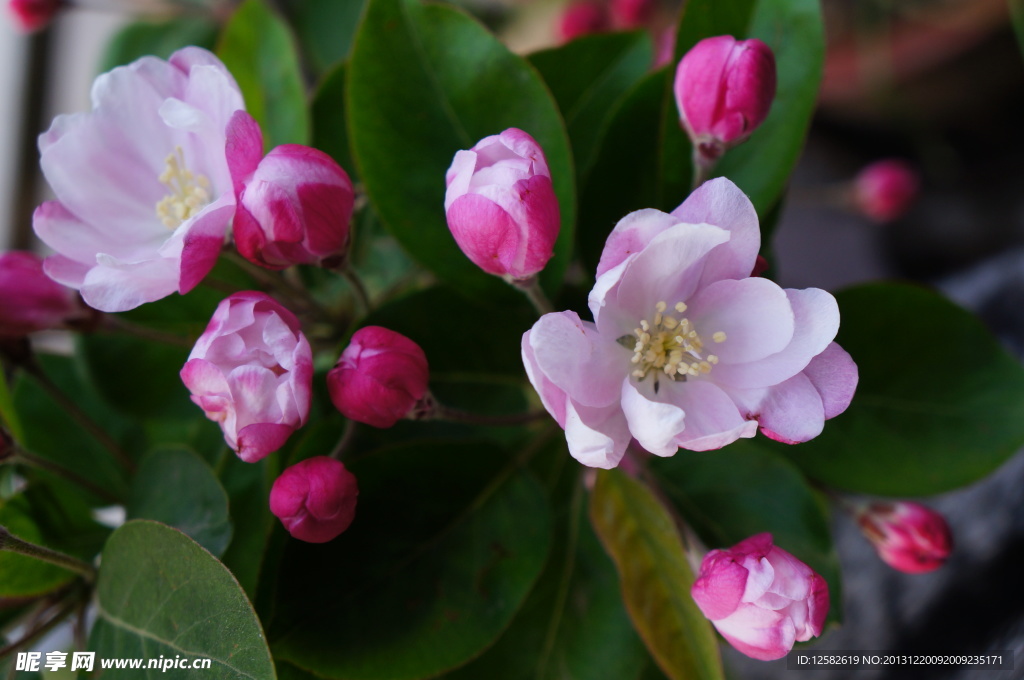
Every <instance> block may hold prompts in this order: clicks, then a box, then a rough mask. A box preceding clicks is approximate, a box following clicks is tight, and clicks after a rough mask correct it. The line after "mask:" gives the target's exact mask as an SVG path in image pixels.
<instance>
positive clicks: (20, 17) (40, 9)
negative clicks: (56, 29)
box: [7, 0, 64, 33]
mask: <svg viewBox="0 0 1024 680" xmlns="http://www.w3.org/2000/svg"><path fill="white" fill-rule="evenodd" d="M63 6H64V3H63V2H61V0H8V2H7V12H8V14H9V15H10V17H11V19H12V20H13V21H14V25H15V26H16V27H17V28H18V30H20V31H22V32H23V33H31V32H32V31H38V30H39V29H41V28H43V27H44V26H46V25H47V24H48V23H50V22H51V21H52V20H53V18H54V17H55V16H57V12H59V11H60V10H61V8H62V7H63Z"/></svg>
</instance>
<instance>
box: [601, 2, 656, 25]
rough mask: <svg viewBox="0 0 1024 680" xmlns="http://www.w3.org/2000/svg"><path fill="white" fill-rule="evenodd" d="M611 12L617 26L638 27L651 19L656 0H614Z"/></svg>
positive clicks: (613, 21)
mask: <svg viewBox="0 0 1024 680" xmlns="http://www.w3.org/2000/svg"><path fill="white" fill-rule="evenodd" d="M611 12H612V24H613V25H614V26H615V27H616V28H627V29H628V28H637V27H639V26H643V25H644V24H646V23H647V22H648V21H650V19H651V16H652V15H653V14H654V0H612V5H611Z"/></svg>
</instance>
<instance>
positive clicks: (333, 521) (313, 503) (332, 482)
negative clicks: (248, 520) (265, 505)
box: [270, 456, 359, 543]
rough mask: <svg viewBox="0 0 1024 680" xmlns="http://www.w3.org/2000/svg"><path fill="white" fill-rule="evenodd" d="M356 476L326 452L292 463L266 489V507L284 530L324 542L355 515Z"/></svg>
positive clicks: (357, 489) (346, 527)
mask: <svg viewBox="0 0 1024 680" xmlns="http://www.w3.org/2000/svg"><path fill="white" fill-rule="evenodd" d="M358 496H359V487H358V485H357V483H356V476H355V475H353V474H352V473H351V472H349V471H348V470H347V469H345V466H344V465H343V464H342V463H341V462H339V461H337V460H335V459H333V458H329V457H327V456H316V457H315V458H307V459H306V460H304V461H302V462H299V463H296V464H295V465H292V466H291V467H289V468H288V469H286V470H285V471H284V472H282V473H281V476H280V477H278V478H277V480H276V481H275V482H274V486H273V487H272V488H271V489H270V511H271V512H272V513H274V515H275V516H276V517H277V518H278V519H280V520H281V523H282V524H284V528H285V529H287V530H288V533H289V534H291V535H292V536H293V537H295V538H297V539H299V540H300V541H306V542H307V543H326V542H327V541H331V540H334V539H335V538H337V537H338V536H339V535H341V533H342V532H344V531H345V530H346V529H348V527H349V525H350V524H352V520H353V519H355V516H356V499H357V498H358Z"/></svg>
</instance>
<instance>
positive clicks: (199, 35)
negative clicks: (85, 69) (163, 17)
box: [99, 16, 217, 73]
mask: <svg viewBox="0 0 1024 680" xmlns="http://www.w3.org/2000/svg"><path fill="white" fill-rule="evenodd" d="M216 39H217V25H216V24H215V23H214V22H213V21H211V20H210V19H207V18H206V17H197V16H181V17H176V18H174V19H169V20H167V21H161V22H151V21H138V22H135V23H132V24H128V25H127V26H125V27H124V28H122V29H121V30H120V31H118V32H117V33H116V34H115V35H114V37H113V38H111V39H110V42H108V43H107V47H106V49H105V50H104V52H103V58H102V59H101V60H100V69H99V71H100V73H104V72H106V71H109V70H110V69H112V68H114V67H115V66H121V65H123V64H129V63H131V62H133V61H135V60H136V59H138V58H139V57H144V56H147V55H153V56H155V57H160V58H161V59H167V58H169V57H170V56H171V54H172V53H174V51H175V50H179V49H181V48H182V47H186V46H188V45H195V46H197V47H205V48H206V49H213V44H214V42H215V41H216Z"/></svg>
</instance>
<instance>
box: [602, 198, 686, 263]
mask: <svg viewBox="0 0 1024 680" xmlns="http://www.w3.org/2000/svg"><path fill="white" fill-rule="evenodd" d="M677 210H678V208H677ZM674 217H675V216H674V215H668V214H666V213H663V212H661V211H660V210H651V209H647V210H637V211H635V212H631V213H629V214H628V215H626V216H625V217H623V218H622V219H621V220H619V223H618V224H616V225H615V228H614V229H613V230H612V233H611V234H609V235H608V240H607V241H605V244H604V250H602V251H601V261H600V262H598V264H597V276H598V278H600V277H601V275H602V274H604V273H605V272H607V271H608V270H610V269H613V268H615V267H617V266H618V265H620V264H622V263H623V262H625V261H626V258H628V257H629V256H630V255H634V254H636V253H639V252H640V251H641V250H643V249H644V248H646V247H647V244H649V243H650V242H651V239H653V238H654V237H655V236H657V235H658V234H660V233H661V232H663V231H665V230H666V229H669V228H670V227H673V226H675V225H676V224H678V223H679V222H680V220H679V219H674ZM682 221H684V222H689V221H690V220H682ZM694 224H700V221H698V222H694Z"/></svg>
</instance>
